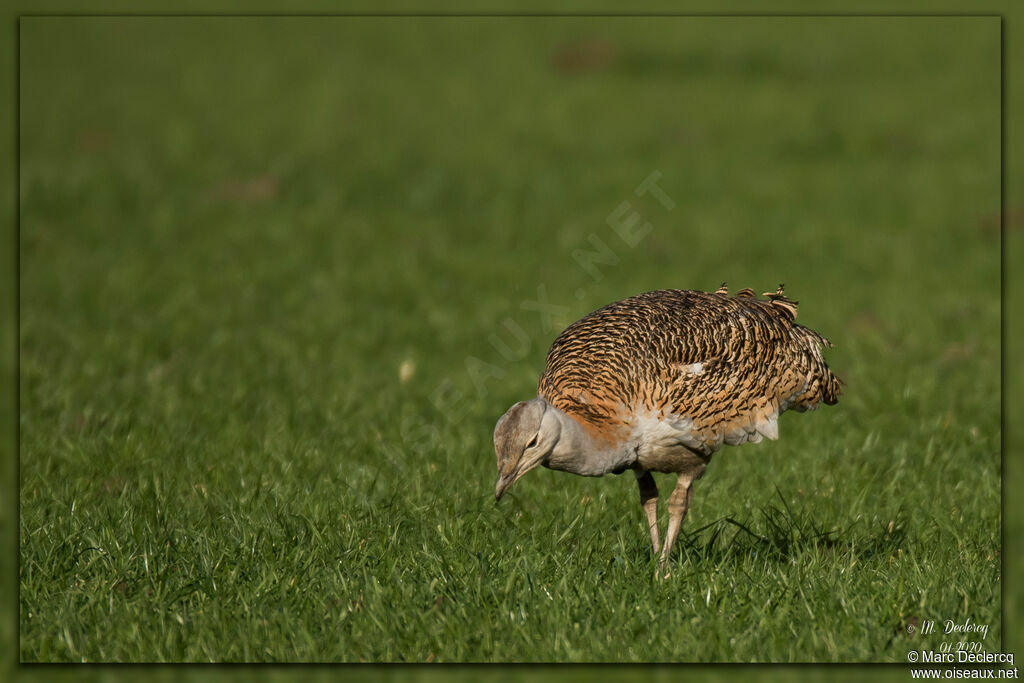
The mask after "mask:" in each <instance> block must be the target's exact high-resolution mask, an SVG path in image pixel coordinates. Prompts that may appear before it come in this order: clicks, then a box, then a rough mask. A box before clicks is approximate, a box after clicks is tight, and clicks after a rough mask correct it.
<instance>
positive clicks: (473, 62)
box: [19, 17, 1001, 662]
mask: <svg viewBox="0 0 1024 683" xmlns="http://www.w3.org/2000/svg"><path fill="white" fill-rule="evenodd" d="M20 30H21V32H20V48H21V54H20V68H21V79H20V89H21V92H20V96H21V103H20V107H21V109H20V123H21V130H20V138H19V141H20V167H19V170H20V181H21V185H20V188H21V197H20V200H21V235H20V243H19V246H20V259H21V266H20V267H21V282H20V288H21V289H20V304H21V311H20V313H21V318H20V321H19V322H20V333H19V334H20V347H21V353H20V359H19V360H20V379H21V394H20V401H21V406H20V407H21V414H20V429H21V460H20V464H21V489H20V503H21V507H20V516H21V518H20V575H19V584H20V585H19V588H20V608H21V614H20V636H21V647H20V653H21V658H22V659H23V660H25V661H38V660H42V661H80V660H83V659H84V660H88V661H165V660H172V661H178V660H187V661H208V660H215V661H224V660H228V661H237V660H246V661H252V660H260V661H262V660H272V661H356V660H360V659H362V660H367V661H424V660H427V659H428V658H429V659H431V661H466V660H469V661H508V660H515V661H524V660H525V661H568V660H572V661H580V660H582V661H593V660H612V661H649V660H657V661H666V660H667V661H901V662H902V661H903V659H902V657H903V656H904V655H905V652H906V649H907V647H909V646H910V645H909V644H908V643H907V641H906V640H905V639H903V636H899V635H898V634H899V633H900V632H901V629H903V628H904V627H905V626H906V625H907V624H908V623H911V621H910V620H912V619H915V618H929V616H933V617H940V618H945V617H942V615H948V618H958V619H962V618H966V617H971V618H972V619H973V620H974V621H989V622H991V623H992V630H993V635H992V636H990V637H995V636H996V635H998V634H997V633H996V632H998V630H999V629H1000V623H999V596H1000V580H1001V576H1000V572H999V562H1000V557H999V555H1000V552H1001V548H1000V545H999V526H1000V511H999V491H1000V480H1001V468H1000V462H999V452H998V448H999V439H1000V434H999V390H1000V378H999V351H1000V345H999V330H1000V317H999V312H1000V309H999V306H1000V299H999V284H1000V271H999V264H1000V261H999V246H1000V239H999V238H1000V232H999V213H998V212H999V189H1000V185H999V182H1000V179H999V154H1000V140H999V130H1000V128H999V123H1000V119H999V106H1000V99H999V97H1000V91H999V86H1000V80H999V78H1000V77H999V73H1000V72H999V67H1000V53H999V42H998V37H999V30H1000V25H999V20H998V19H994V18H985V17H974V18H971V17H958V18H921V17H916V18H851V17H844V18H800V17H785V18H781V17H780V18H694V17H689V18H665V17H661V18H632V19H628V18H614V19H611V18H608V19H598V18H590V19H584V18H578V17H577V18H525V17H523V18H469V17H461V18H323V17H320V18H316V19H297V18H280V17H279V18H238V17H222V18H204V19H197V18H158V19H145V18H129V17H108V18H57V17H26V18H23V19H22V20H21V29H20ZM652 174H655V175H654V176H652ZM652 177H653V178H657V183H658V187H659V188H660V189H661V191H663V192H664V194H665V197H667V198H668V201H666V200H665V197H662V196H660V195H659V196H655V195H654V194H653V193H646V194H643V195H642V196H640V195H638V193H637V188H638V186H640V185H641V184H642V183H643V182H644V181H645V180H648V179H651V178H652ZM624 202H628V207H627V208H626V211H627V214H626V215H630V214H631V213H632V212H636V214H637V215H638V216H640V218H639V221H640V222H641V223H644V222H646V223H649V224H650V226H651V228H650V232H649V233H648V234H646V235H645V236H644V237H643V239H641V240H640V241H639V243H637V244H636V245H635V246H630V245H629V244H627V243H626V242H624V241H623V240H622V239H621V238H620V237H619V236H618V235H617V234H616V232H615V231H614V230H613V228H612V227H611V226H610V225H609V223H608V221H609V217H611V216H613V215H616V214H615V212H616V211H619V210H621V207H623V203H624ZM669 207H671V208H669ZM581 251H582V252H595V251H604V262H603V263H600V264H598V266H597V268H598V269H597V270H592V269H591V270H588V269H587V268H586V267H583V266H582V265H581V263H580V260H581V259H582V260H584V261H586V257H585V256H581V253H580V252H581ZM595 275H596V276H595ZM723 280H728V281H729V283H730V285H731V286H732V287H733V289H734V291H735V290H736V289H739V288H742V287H746V286H750V287H753V288H754V289H755V290H757V291H758V292H761V291H766V290H768V289H774V287H775V286H776V285H777V284H778V283H779V282H784V283H785V284H786V286H787V294H790V295H791V296H792V297H793V298H794V299H797V300H799V301H800V302H801V310H800V318H799V320H800V321H801V322H803V323H804V324H807V325H810V326H812V327H814V328H815V329H817V330H819V331H821V332H822V333H823V334H825V335H826V336H827V337H829V338H831V339H832V341H833V342H834V343H835V344H836V348H835V349H834V350H832V351H830V352H829V359H830V363H831V364H832V366H833V367H834V368H835V369H836V371H837V372H838V374H840V376H842V377H843V378H844V380H845V381H846V383H847V393H846V395H845V396H844V397H843V399H842V401H841V403H840V404H839V405H838V406H837V407H835V408H832V409H827V410H823V411H819V412H818V413H817V414H813V415H806V416H802V417H792V416H790V417H787V418H784V420H783V422H782V438H781V439H780V441H779V442H777V443H772V444H762V445H760V446H757V447H745V448H743V449H742V450H735V449H726V450H724V451H723V452H722V453H720V454H719V455H718V456H717V458H716V460H715V461H714V462H713V464H712V465H711V467H710V468H709V472H708V476H707V477H706V478H705V479H704V480H703V481H702V482H701V487H700V488H699V489H698V493H697V495H696V496H695V502H694V507H693V510H692V513H691V515H690V517H689V518H688V521H687V527H686V528H687V530H688V531H690V532H691V533H692V534H693V535H692V536H691V537H690V538H689V539H688V540H687V545H686V547H685V548H684V550H683V551H682V552H681V553H680V557H679V559H678V562H679V567H680V570H681V571H679V572H678V581H677V582H676V583H674V584H672V585H663V584H657V583H652V582H651V580H650V579H651V576H650V575H651V573H652V572H651V571H649V569H650V567H649V566H648V562H647V560H646V558H645V555H644V548H643V544H644V537H645V534H644V531H643V528H642V523H641V514H640V511H639V509H638V507H639V506H637V505H636V501H635V491H634V485H633V483H632V482H631V481H627V480H625V479H621V480H620V479H617V478H608V479H603V480H582V479H577V478H574V477H568V476H567V475H559V474H551V473H540V474H538V475H531V478H529V479H525V480H524V481H523V482H521V483H520V485H518V487H519V490H518V491H517V492H516V493H515V496H514V498H513V500H512V501H511V502H510V504H509V505H507V506H503V507H499V508H495V507H494V506H493V504H492V503H491V500H490V496H491V494H492V491H493V480H494V477H495V472H494V463H493V455H492V453H491V446H490V432H491V429H492V427H493V423H494V420H496V419H497V417H498V416H499V415H500V414H501V413H502V412H503V411H504V410H505V409H506V408H507V407H508V405H509V404H511V403H512V402H514V401H516V400H520V399H523V398H528V397H530V396H531V395H532V394H533V392H534V390H535V383H536V378H537V376H538V374H539V372H540V370H541V368H542V366H543V358H544V353H545V351H546V348H547V345H548V344H549V343H550V341H551V340H552V339H553V338H554V336H555V335H556V334H557V332H558V331H559V330H560V329H561V327H562V326H564V325H566V324H568V323H570V322H572V320H574V319H576V318H578V317H580V316H581V315H583V314H585V313H587V312H589V311H590V310H593V309H594V308H597V307H599V306H601V305H603V304H605V303H608V302H610V301H613V300H615V299H619V298H623V297H625V296H629V295H631V294H635V293H638V292H641V291H645V290H650V289H658V288H667V287H677V288H697V289H714V288H715V287H717V286H718V284H719V283H720V282H721V281H723ZM542 297H546V299H547V300H548V302H549V304H550V306H553V307H554V308H545V307H542V306H540V305H539V304H538V300H539V299H541V298H542ZM539 307H540V308H543V310H544V311H550V312H551V318H550V319H548V318H545V317H544V316H542V315H538V310H537V309H538V308H539ZM495 339H497V341H495ZM524 340H525V341H524ZM503 343H504V346H503V345H502V344H503ZM506 347H509V348H511V349H512V351H508V350H506V351H504V352H503V349H505V348H506ZM776 487H778V490H776ZM664 488H666V485H664V484H663V489H664ZM780 496H781V498H782V501H783V503H785V504H786V505H787V506H788V508H789V509H791V510H794V511H795V512H792V513H791V515H792V516H791V517H790V518H789V520H788V523H789V524H790V525H791V526H790V529H791V530H793V531H794V533H795V534H796V536H797V537H798V538H797V540H798V541H799V542H796V543H794V544H793V547H791V548H787V549H786V551H785V552H784V553H782V555H783V559H782V560H779V561H777V562H769V563H765V562H764V561H763V560H762V559H758V557H759V556H758V555H757V553H758V552H760V553H761V554H762V555H763V554H764V552H765V551H766V550H775V549H777V547H776V546H777V543H776V542H775V541H777V540H778V539H777V538H775V539H774V541H773V543H774V545H773V544H769V546H770V547H768V546H765V545H763V544H762V545H758V544H756V543H755V544H754V545H753V546H750V547H748V546H747V545H745V544H744V541H743V538H742V537H738V536H734V535H733V533H732V531H731V527H730V526H729V525H728V524H725V525H723V524H722V523H721V520H722V519H723V518H724V517H727V516H729V517H732V518H735V519H739V520H741V521H743V522H744V523H746V524H748V525H750V526H752V527H755V528H757V524H759V523H761V524H766V523H767V522H765V520H767V519H770V514H768V513H770V511H771V510H772V509H773V508H772V506H774V505H778V504H779V497H780ZM581 503H584V504H582V505H581ZM819 528H820V529H821V530H825V531H834V532H835V533H834V534H833V538H835V539H838V541H837V542H835V543H822V542H821V541H820V539H818V540H815V535H814V533H813V532H814V530H816V529H819ZM886 529H888V533H886V532H885V531H884V530H886ZM894 529H895V530H896V532H897V533H896V538H895V539H893V538H892V536H893V533H892V532H893V530H894ZM802 530H803V531H807V530H810V531H808V532H807V533H802ZM762 531H763V532H764V534H763V535H764V536H765V537H766V538H769V537H772V536H771V534H770V533H769V531H770V530H769V529H767V527H763V528H762ZM716 534H724V536H723V537H724V538H727V539H729V540H730V545H727V546H726V549H725V550H719V549H717V548H720V547H721V546H718V547H716V546H715V540H714V538H713V536H714V535H716ZM772 538H773V537H772ZM801 539H802V540H801ZM872 549H873V550H872ZM883 549H884V552H882V550H883ZM851 561H852V562H854V564H850V563H851ZM840 565H841V566H842V567H846V566H847V565H849V567H850V569H851V570H850V571H843V572H838V568H839V567H840ZM609 567H610V568H609ZM854 567H858V568H857V569H856V570H854V569H853V568H854ZM805 570H806V573H807V575H806V576H805V575H804V571H805ZM598 572H601V573H598ZM837 572H838V573H837ZM716 576H718V577H720V578H719V580H720V581H722V582H723V587H722V596H721V597H720V598H718V599H719V600H720V602H718V603H714V602H712V601H711V599H710V598H708V599H707V600H705V591H706V590H708V589H709V587H710V585H711V584H710V583H709V582H712V579H714V578H715V577H716ZM801 585H806V586H807V591H806V592H807V593H808V595H803V596H802V597H801V598H800V599H797V596H796V595H794V593H793V591H795V590H796V586H801ZM743 586H746V587H748V588H750V590H749V594H744V593H743V591H742V590H741V589H742V588H743ZM542 589H543V590H542ZM557 589H560V590H562V591H563V593H562V594H558V597H559V600H557V601H556V600H555V599H554V598H551V599H550V601H549V602H551V603H555V604H554V605H550V604H547V603H544V602H543V601H542V599H540V598H538V597H537V596H538V595H539V596H543V595H544V592H543V591H547V592H548V593H551V592H552V591H555V590H557ZM573 589H575V590H573ZM716 591H717V588H716ZM780 591H781V592H780ZM556 594H557V593H556ZM709 595H710V593H709ZM772 595H782V596H789V597H788V598H786V597H783V598H782V600H783V603H784V605H783V607H781V608H779V609H771V610H769V609H767V608H766V607H765V604H766V600H768V602H770V600H769V596H772ZM847 598H848V600H847ZM546 599H547V598H543V600H546ZM777 599H778V598H777ZM634 608H636V610H635V611H637V612H639V614H635V613H633V612H629V613H628V615H627V610H634ZM510 613H511V617H510ZM516 615H519V616H516ZM527 615H531V616H529V617H528V616H527ZM807 619H809V620H811V621H814V622H819V621H821V620H826V621H831V620H832V619H835V620H837V621H840V622H842V623H843V624H844V625H843V626H842V627H839V626H837V628H836V629H835V630H834V631H832V632H831V633H817V634H815V633H812V632H810V630H808V629H806V628H804V627H803V626H796V627H794V628H795V632H794V630H788V629H786V628H785V625H786V624H790V625H792V624H794V623H796V622H800V621H801V620H807ZM623 624H624V626H622V628H621V629H618V628H617V625H623ZM659 625H660V627H659ZM574 628H575V629H577V630H576V631H574V630H573V629H574ZM579 629H582V631H580V630H579ZM894 634H896V635H894ZM698 635H700V636H702V637H703V638H704V639H703V640H702V638H700V637H698Z"/></svg>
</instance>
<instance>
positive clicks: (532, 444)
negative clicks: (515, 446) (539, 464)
mask: <svg viewBox="0 0 1024 683" xmlns="http://www.w3.org/2000/svg"><path fill="white" fill-rule="evenodd" d="M536 445H537V435H536V434H534V435H533V438H532V439H530V443H528V444H526V450H530V449H531V448H533V447H534V446H536Z"/></svg>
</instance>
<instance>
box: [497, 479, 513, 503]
mask: <svg viewBox="0 0 1024 683" xmlns="http://www.w3.org/2000/svg"><path fill="white" fill-rule="evenodd" d="M516 478H517V477H516V473H515V472H509V473H508V474H503V475H501V476H500V477H498V485H497V486H495V487H494V500H495V502H497V501H499V500H501V497H502V496H503V495H505V491H506V490H508V487H509V486H512V484H514V483H515V481H516Z"/></svg>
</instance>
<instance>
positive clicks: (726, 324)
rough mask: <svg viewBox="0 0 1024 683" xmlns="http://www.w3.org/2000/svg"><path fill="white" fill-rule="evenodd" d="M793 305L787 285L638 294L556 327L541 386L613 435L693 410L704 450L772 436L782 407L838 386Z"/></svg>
mask: <svg viewBox="0 0 1024 683" xmlns="http://www.w3.org/2000/svg"><path fill="white" fill-rule="evenodd" d="M795 314H796V303H795V302H792V301H789V300H788V299H786V298H785V297H784V296H782V292H781V287H780V290H779V291H778V292H777V293H776V294H775V295H774V296H773V298H772V299H771V300H769V301H761V300H758V299H756V298H755V297H754V296H753V295H752V293H751V294H748V290H742V292H741V294H739V295H737V296H736V297H729V296H727V295H725V294H724V293H721V290H720V291H719V292H716V293H707V292H698V291H692V290H661V291H657V292H648V293H646V294H640V295H638V296H634V297H631V298H628V299H624V300H622V301H618V302H615V303H613V304H609V305H608V306H605V307H604V308H601V309H599V310H597V311H594V312H593V313H591V314H590V315H588V316H586V317H584V318H582V319H581V320H578V321H577V322H575V323H573V324H572V325H570V326H569V327H568V328H567V329H566V330H565V331H564V332H563V333H562V334H561V335H559V336H558V338H557V339H556V340H555V341H554V343H553V344H552V345H551V349H550V350H549V351H548V357H547V365H546V367H545V370H544V373H543V374H542V375H541V378H540V382H539V385H538V393H539V394H540V395H541V396H543V397H544V398H545V399H546V400H547V401H548V402H549V403H552V404H553V405H555V406H556V407H558V408H559V409H561V410H563V411H564V412H566V413H568V414H570V415H572V416H573V417H574V418H576V419H577V420H579V421H580V422H581V423H582V424H584V425H585V426H587V427H588V428H589V429H591V430H592V431H593V432H594V433H596V434H598V435H600V436H603V437H604V438H606V439H608V440H616V439H618V438H622V437H623V436H624V435H625V434H626V433H628V430H629V427H630V425H631V423H632V419H633V417H634V416H635V415H636V413H637V411H639V410H644V411H646V412H647V413H649V414H655V415H657V416H658V417H664V416H666V415H677V416H682V417H687V418H690V419H692V420H693V434H694V437H695V438H696V439H697V440H698V441H699V442H700V443H701V444H703V448H702V450H706V451H708V452H713V451H714V450H715V449H717V448H718V446H719V445H721V443H722V442H723V441H725V442H726V443H742V442H743V441H745V440H748V439H749V440H755V441H756V440H760V438H761V436H762V435H767V436H769V437H772V438H774V434H773V429H774V423H773V419H774V418H775V417H777V415H778V414H779V413H781V412H782V411H784V410H786V409H788V408H796V409H798V410H805V409H808V408H813V407H815V406H816V405H817V404H818V403H819V402H820V401H825V402H826V403H835V402H836V400H837V396H838V393H839V381H838V380H837V379H836V377H835V376H834V375H833V374H832V372H831V371H830V370H829V368H828V366H827V365H826V364H825V360H824V357H823V356H822V353H821V346H822V345H823V344H828V341H827V340H825V339H824V338H823V337H821V336H820V335H819V334H817V333H816V332H814V331H813V330H810V329H808V328H806V327H803V326H801V325H797V324H796V323H794V322H793V318H794V317H795ZM698 364H699V365H698ZM743 435H746V437H744V436H743Z"/></svg>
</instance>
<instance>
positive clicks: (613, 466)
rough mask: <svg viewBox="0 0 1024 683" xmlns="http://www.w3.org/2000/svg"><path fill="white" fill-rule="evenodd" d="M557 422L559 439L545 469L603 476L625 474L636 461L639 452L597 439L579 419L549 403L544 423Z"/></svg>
mask: <svg viewBox="0 0 1024 683" xmlns="http://www.w3.org/2000/svg"><path fill="white" fill-rule="evenodd" d="M549 419H550V420H556V421H557V423H558V427H559V437H558V440H557V441H556V442H555V445H554V448H553V449H552V451H551V455H549V456H548V458H547V461H546V462H545V463H544V464H545V466H546V467H548V468H550V469H553V470H560V471H563V472H572V473H573V474H579V475H582V476H585V477H600V476H602V475H605V474H608V473H610V472H622V471H623V470H624V469H626V468H628V467H630V466H632V465H633V463H634V462H636V450H635V449H630V448H628V447H627V446H626V444H615V443H611V442H608V441H606V440H604V439H602V438H600V437H598V436H596V431H595V430H589V429H587V428H586V427H584V426H583V424H582V423H580V422H579V421H578V420H577V419H576V418H574V417H572V416H571V415H568V414H567V413H565V412H563V411H561V410H559V409H558V408H556V407H555V406H553V405H551V404H548V406H547V410H546V411H545V412H544V420H545V421H547V420H549Z"/></svg>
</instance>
